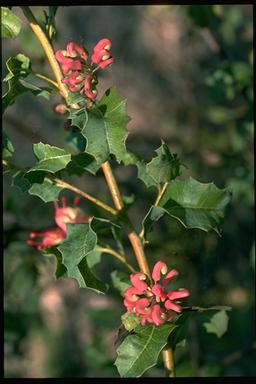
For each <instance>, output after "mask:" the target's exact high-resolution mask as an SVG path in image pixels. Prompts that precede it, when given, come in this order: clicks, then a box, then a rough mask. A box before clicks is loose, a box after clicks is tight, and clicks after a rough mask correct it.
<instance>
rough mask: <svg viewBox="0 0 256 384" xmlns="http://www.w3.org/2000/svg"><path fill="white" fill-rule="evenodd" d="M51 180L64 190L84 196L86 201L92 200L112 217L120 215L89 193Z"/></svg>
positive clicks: (63, 182) (59, 181)
mask: <svg viewBox="0 0 256 384" xmlns="http://www.w3.org/2000/svg"><path fill="white" fill-rule="evenodd" d="M50 180H52V181H54V183H55V184H56V185H58V186H59V187H63V188H66V189H69V190H70V191H73V192H76V193H77V194H79V195H81V196H83V197H84V198H85V199H87V200H90V201H91V202H92V203H94V204H96V205H98V206H99V207H101V208H103V209H105V211H108V212H109V213H111V214H112V215H114V216H116V215H117V214H118V211H117V210H116V209H114V208H112V207H110V206H109V205H107V204H106V203H104V202H103V201H101V200H99V199H96V197H94V196H91V195H89V194H88V193H86V192H84V191H81V189H79V188H77V187H74V186H73V185H71V184H69V183H66V182H65V181H63V180H61V179H57V178H52V179H50Z"/></svg>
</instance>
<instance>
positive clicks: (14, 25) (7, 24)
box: [1, 7, 21, 39]
mask: <svg viewBox="0 0 256 384" xmlns="http://www.w3.org/2000/svg"><path fill="white" fill-rule="evenodd" d="M20 30H21V20H20V19H19V17H17V16H16V15H15V14H14V13H13V12H12V11H11V10H10V9H9V8H7V7H1V34H2V37H7V38H12V39H13V38H14V37H16V36H18V34H19V33H20Z"/></svg>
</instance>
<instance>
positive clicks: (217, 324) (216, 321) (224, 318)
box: [203, 311, 229, 338]
mask: <svg viewBox="0 0 256 384" xmlns="http://www.w3.org/2000/svg"><path fill="white" fill-rule="evenodd" d="M228 320H229V318H228V315H227V312H226V311H219V312H217V313H215V314H214V315H213V316H212V318H211V320H210V322H206V323H204V324H203V325H204V327H205V328H206V331H207V332H208V333H215V335H216V336H217V337H218V338H220V337H221V336H223V335H224V333H225V332H226V331H227V328H228Z"/></svg>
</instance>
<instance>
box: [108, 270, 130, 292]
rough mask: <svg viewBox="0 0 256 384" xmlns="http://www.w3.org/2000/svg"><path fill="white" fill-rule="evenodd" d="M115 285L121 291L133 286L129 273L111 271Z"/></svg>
mask: <svg viewBox="0 0 256 384" xmlns="http://www.w3.org/2000/svg"><path fill="white" fill-rule="evenodd" d="M111 280H112V283H113V286H114V287H115V288H116V289H117V290H118V291H119V292H120V293H121V295H122V294H123V292H124V291H125V290H126V289H127V288H129V287H130V286H131V282H130V277H129V275H128V274H127V273H125V272H121V271H113V272H111Z"/></svg>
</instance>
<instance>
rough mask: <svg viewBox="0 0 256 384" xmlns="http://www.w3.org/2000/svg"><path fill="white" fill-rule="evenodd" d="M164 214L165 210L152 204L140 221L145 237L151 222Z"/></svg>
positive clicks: (151, 224)
mask: <svg viewBox="0 0 256 384" xmlns="http://www.w3.org/2000/svg"><path fill="white" fill-rule="evenodd" d="M164 214H165V210H164V209H163V208H160V207H155V206H152V207H151V208H150V210H149V211H148V213H147V214H146V216H145V217H144V219H143V222H142V228H143V236H144V238H145V239H146V238H147V235H148V233H149V232H150V230H151V228H152V226H153V224H154V223H155V222H156V221H158V220H159V219H160V218H161V217H162V216H163V215H164Z"/></svg>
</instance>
